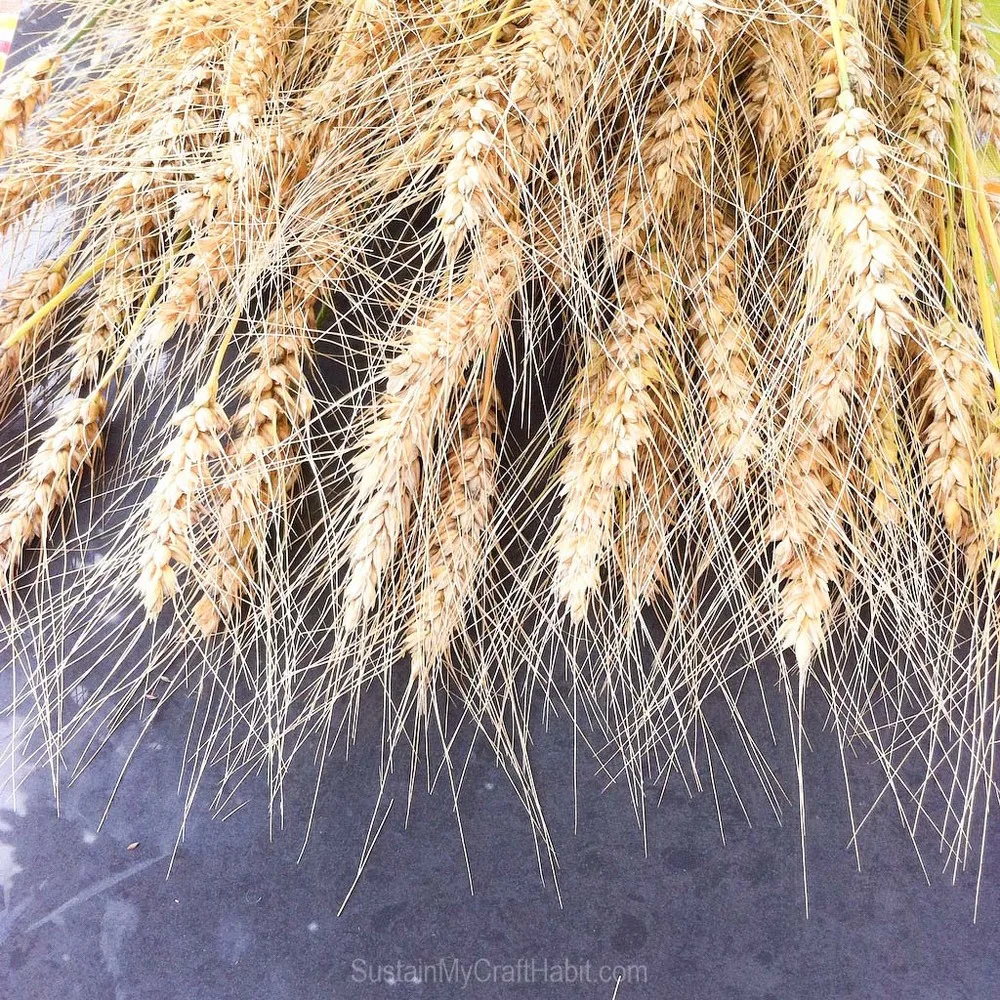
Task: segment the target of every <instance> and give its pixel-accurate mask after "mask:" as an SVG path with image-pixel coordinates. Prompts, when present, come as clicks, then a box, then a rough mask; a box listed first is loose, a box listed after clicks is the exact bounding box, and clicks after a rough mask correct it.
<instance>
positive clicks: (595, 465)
mask: <svg viewBox="0 0 1000 1000" xmlns="http://www.w3.org/2000/svg"><path fill="white" fill-rule="evenodd" d="M668 310H669V298H668V292H667V290H666V289H665V288H664V282H663V279H662V277H660V276H659V275H657V274H655V273H650V272H648V271H646V270H645V269H644V268H643V267H642V266H641V265H638V264H635V263H632V264H630V265H629V266H628V267H627V269H626V271H625V274H624V277H623V281H622V288H621V290H620V291H619V304H618V310H617V313H616V315H615V318H614V320H613V321H612V324H611V328H610V330H609V331H608V334H607V337H606V339H605V340H604V341H603V342H601V343H597V344H594V345H593V346H592V348H591V354H590V358H589V360H588V362H587V365H586V367H585V368H584V370H583V372H582V374H581V376H580V379H579V381H578V383H577V386H576V388H575V389H574V392H573V416H572V423H571V424H570V427H569V428H568V430H567V431H566V442H567V455H566V458H565V460H564V462H563V465H562V468H561V470H560V472H559V479H558V485H559V495H560V499H561V509H560V512H559V518H558V520H557V522H556V526H555V529H554V531H553V535H552V547H553V552H554V555H555V560H556V566H555V570H554V574H553V581H552V585H553V591H554V593H555V595H556V598H557V599H558V600H559V601H560V603H562V604H565V605H566V608H567V610H568V611H569V614H570V617H571V618H572V619H573V621H575V622H580V621H583V619H584V618H585V617H586V614H587V606H588V603H589V601H590V598H591V596H592V595H593V594H594V593H595V592H596V591H597V589H598V588H599V587H600V582H601V564H602V562H603V558H604V555H605V553H606V552H607V549H608V546H609V545H610V542H611V537H612V524H613V517H614V510H615V501H616V497H617V496H618V495H619V494H621V493H622V492H624V491H627V490H628V489H629V487H630V486H631V484H632V481H633V479H634V477H635V473H636V458H637V454H638V452H639V449H640V447H641V446H642V445H643V443H644V442H646V441H648V440H649V439H650V437H651V435H652V433H653V423H654V420H655V418H654V414H655V412H656V409H657V396H658V395H659V394H660V393H662V392H663V391H664V387H663V382H664V379H663V371H662V368H663V357H662V356H663V353H664V351H665V349H666V345H667V340H668V337H669V327H668V322H667V318H668Z"/></svg>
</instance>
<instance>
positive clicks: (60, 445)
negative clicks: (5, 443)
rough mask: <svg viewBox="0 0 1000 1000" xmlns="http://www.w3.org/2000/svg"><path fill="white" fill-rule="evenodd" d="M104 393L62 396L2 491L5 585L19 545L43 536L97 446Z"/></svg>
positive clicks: (0, 549)
mask: <svg viewBox="0 0 1000 1000" xmlns="http://www.w3.org/2000/svg"><path fill="white" fill-rule="evenodd" d="M104 410H105V400H104V394H103V392H100V391H95V392H93V393H91V394H90V395H88V396H86V397H85V398H83V399H79V398H74V399H69V400H66V401H65V403H64V404H63V409H62V411H61V412H60V414H59V415H58V417H57V418H56V421H55V423H54V424H53V425H52V426H51V427H50V428H49V429H48V430H47V431H46V432H45V434H44V435H43V436H42V440H41V443H40V444H39V446H38V449H37V450H36V451H35V453H34V454H33V455H32V457H31V460H30V461H29V463H28V465H27V468H26V469H25V470H24V471H23V472H22V474H21V476H20V477H19V478H18V479H17V480H16V481H15V483H14V484H13V486H11V487H10V489H8V490H7V491H6V492H5V493H4V495H3V506H2V509H0V579H2V580H3V581H4V582H5V583H10V581H11V579H12V577H13V576H14V573H15V572H16V570H17V567H18V565H19V564H20V561H21V557H22V554H23V552H24V548H25V546H26V545H28V543H29V542H31V541H33V540H34V539H36V538H39V537H44V534H45V530H46V527H47V525H48V523H49V520H50V519H51V517H52V515H53V514H54V513H55V512H56V511H58V510H59V508H60V507H61V506H62V504H63V502H64V501H65V499H66V497H67V495H68V494H69V491H70V488H71V485H72V482H73V479H74V478H75V476H76V475H77V473H78V472H79V470H80V469H81V467H82V466H84V465H85V464H87V463H89V462H91V461H92V460H93V456H94V455H95V454H96V453H97V451H98V450H99V449H100V447H101V423H102V421H103V419H104Z"/></svg>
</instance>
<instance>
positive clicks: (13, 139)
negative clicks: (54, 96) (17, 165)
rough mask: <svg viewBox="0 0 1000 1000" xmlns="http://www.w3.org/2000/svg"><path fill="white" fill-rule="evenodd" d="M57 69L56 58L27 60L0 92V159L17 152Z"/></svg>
mask: <svg viewBox="0 0 1000 1000" xmlns="http://www.w3.org/2000/svg"><path fill="white" fill-rule="evenodd" d="M58 67H59V56H58V55H57V54H55V53H51V52H44V53H42V54H41V55H37V56H33V57H32V58H31V59H29V60H28V61H27V62H26V63H25V64H24V65H23V66H21V67H20V68H19V69H17V70H16V71H15V72H14V74H13V75H12V76H11V77H10V78H9V79H8V80H7V81H6V82H5V83H4V85H3V87H2V88H0V158H3V159H6V158H7V157H8V156H10V154H11V153H12V152H14V150H16V149H17V147H18V144H19V143H20V141H21V134H22V133H23V132H24V130H25V128H26V127H27V125H28V122H30V121H31V118H32V116H33V115H34V113H35V110H36V108H38V106H39V105H41V104H44V103H45V101H46V100H47V99H48V96H49V92H50V90H51V87H52V75H53V74H54V73H55V71H56V69H58Z"/></svg>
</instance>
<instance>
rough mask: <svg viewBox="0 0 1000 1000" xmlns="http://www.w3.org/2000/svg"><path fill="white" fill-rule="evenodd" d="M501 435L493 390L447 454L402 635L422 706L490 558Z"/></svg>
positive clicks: (465, 417) (471, 409) (472, 406)
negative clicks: (422, 563) (424, 563)
mask: <svg viewBox="0 0 1000 1000" xmlns="http://www.w3.org/2000/svg"><path fill="white" fill-rule="evenodd" d="M486 377H487V378H491V377H492V376H491V373H487V376H486ZM496 435H497V403H496V395H495V391H493V390H491V389H487V390H486V392H485V395H483V396H481V397H480V398H477V399H473V401H472V402H470V403H469V404H468V406H466V408H465V410H464V412H463V413H462V415H461V418H460V420H459V425H458V428H457V430H456V432H455V440H454V441H453V443H452V445H451V447H450V449H449V451H448V457H447V461H446V464H445V467H444V470H443V471H442V473H441V476H442V482H441V492H440V497H439V499H438V504H437V510H436V512H435V518H434V523H433V526H432V528H431V532H432V534H431V538H430V544H429V547H428V552H427V569H426V573H425V576H424V579H423V583H422V585H421V587H420V589H419V591H418V593H417V596H416V599H415V602H414V608H413V613H412V614H411V616H410V619H409V622H408V623H407V628H406V634H405V637H404V640H403V648H404V652H406V653H408V654H409V656H410V670H411V674H412V677H413V680H414V683H415V684H416V686H417V696H418V702H419V704H420V706H421V707H422V708H424V709H425V708H426V705H427V698H428V694H429V693H430V692H431V691H432V690H433V687H434V681H435V675H436V671H437V670H438V668H439V667H440V664H441V661H442V660H443V658H444V657H445V655H446V653H447V652H448V649H449V648H450V646H451V643H452V641H453V639H454V637H455V634H456V633H457V631H458V629H459V628H460V627H461V625H462V621H463V619H464V617H465V610H466V606H467V604H468V602H469V599H470V597H471V596H472V593H473V591H474V589H475V587H476V583H477V581H478V579H479V574H480V571H481V569H482V567H483V564H484V561H485V557H486V536H487V530H488V528H489V523H490V518H491V516H492V513H493V504H494V499H495V495H496V465H497V445H496Z"/></svg>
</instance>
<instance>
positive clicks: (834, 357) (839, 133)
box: [769, 8, 913, 670]
mask: <svg viewBox="0 0 1000 1000" xmlns="http://www.w3.org/2000/svg"><path fill="white" fill-rule="evenodd" d="M830 13H831V17H836V19H835V21H834V23H833V25H832V27H831V30H830V31H829V32H828V35H827V38H828V39H830V44H829V47H828V48H827V50H826V52H825V53H824V58H823V61H822V63H821V67H820V70H821V73H820V78H819V81H818V83H817V86H816V89H815V98H816V104H817V106H816V118H815V127H816V128H817V129H818V131H819V142H818V145H817V147H816V150H815V152H814V155H813V178H814V179H813V183H812V186H811V188H810V190H809V192H808V194H807V209H808V211H809V212H810V217H811V228H810V230H809V233H808V235H807V239H806V247H805V259H804V266H805V278H806V288H805V300H806V308H807V311H808V312H807V315H808V317H809V318H808V319H807V320H806V338H805V339H806V358H805V363H804V369H803V373H802V380H801V382H800V384H799V385H797V386H796V391H795V394H794V395H793V399H792V401H791V404H790V408H789V419H790V420H791V421H792V427H791V430H792V442H791V447H790V451H789V455H788V462H787V466H786V468H785V469H783V470H781V472H780V473H779V483H778V486H777V489H776V492H775V501H774V516H773V518H772V521H771V524H770V526H769V535H770V538H771V540H772V541H774V542H775V543H776V545H775V551H774V568H775V572H776V573H777V576H778V580H779V581H780V582H781V584H782V589H781V594H780V597H779V602H778V603H779V609H778V611H779V616H780V619H781V625H780V627H779V632H778V637H779V641H780V642H781V643H782V645H784V646H787V647H791V648H793V649H794V650H795V654H796V659H797V661H798V664H799V666H800V668H801V669H803V670H805V669H806V668H807V667H808V665H809V663H810V661H811V659H812V657H813V655H814V654H815V653H816V651H817V650H818V649H819V648H820V646H821V645H822V641H823V635H824V631H825V625H824V621H825V618H826V616H827V614H828V612H829V610H830V607H831V604H832V600H831V588H832V587H833V585H834V584H835V582H836V580H837V578H838V575H839V573H840V571H841V569H842V562H841V555H840V551H841V546H842V545H843V544H845V542H846V531H847V524H848V522H849V517H848V514H849V510H850V507H849V505H850V497H849V495H848V492H847V488H846V487H844V486H843V485H842V483H840V482H838V474H840V473H842V472H843V470H840V469H839V462H838V459H837V457H836V456H837V451H838V449H839V444H838V438H839V436H840V431H839V428H840V427H841V425H842V424H843V422H844V421H845V418H846V417H847V415H848V412H849V410H850V407H851V405H852V401H853V398H854V394H855V391H856V389H857V388H858V387H859V386H862V387H863V382H864V380H863V378H862V374H863V373H865V375H866V377H867V375H868V373H873V374H874V375H876V376H879V377H880V373H881V370H882V369H883V368H884V366H885V364H886V361H887V359H888V356H889V351H890V348H891V347H892V346H893V345H894V344H895V343H897V342H898V340H899V339H900V338H901V336H902V335H903V333H904V332H910V330H911V326H912V322H913V320H912V316H911V314H910V312H909V309H908V307H907V305H906V299H907V298H908V297H909V296H910V295H911V294H912V284H911V281H912V278H911V275H912V270H911V268H910V267H909V266H908V265H910V261H909V259H908V257H907V255H906V254H905V253H904V251H903V248H902V246H901V245H900V243H899V239H898V236H897V233H898V227H897V225H896V220H895V217H894V214H893V212H892V210H891V208H890V207H889V205H888V203H887V200H886V192H887V191H888V190H889V183H888V180H887V179H886V176H885V174H884V172H883V170H882V162H883V159H884V158H885V156H886V151H885V149H884V147H883V146H882V144H881V142H880V141H879V140H878V138H877V136H876V132H875V124H874V121H873V119H872V117H871V115H870V114H869V113H868V112H867V111H865V110H864V109H863V108H861V107H859V106H858V104H857V101H856V99H855V91H857V92H859V93H860V94H862V95H867V94H869V93H870V92H871V90H872V80H871V76H870V74H869V67H868V63H867V56H866V55H865V52H864V43H863V40H862V39H861V38H860V33H859V32H858V31H857V29H856V28H855V27H854V26H853V24H852V22H851V21H850V20H849V19H847V18H846V17H844V18H841V17H840V16H837V15H834V13H833V9H832V8H831V10H830ZM862 391H864V389H863V388H862Z"/></svg>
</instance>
